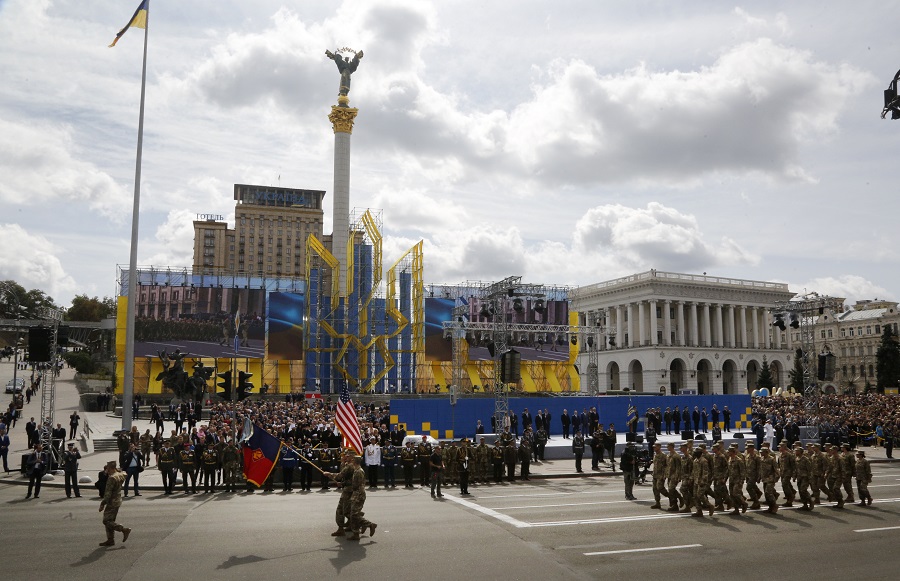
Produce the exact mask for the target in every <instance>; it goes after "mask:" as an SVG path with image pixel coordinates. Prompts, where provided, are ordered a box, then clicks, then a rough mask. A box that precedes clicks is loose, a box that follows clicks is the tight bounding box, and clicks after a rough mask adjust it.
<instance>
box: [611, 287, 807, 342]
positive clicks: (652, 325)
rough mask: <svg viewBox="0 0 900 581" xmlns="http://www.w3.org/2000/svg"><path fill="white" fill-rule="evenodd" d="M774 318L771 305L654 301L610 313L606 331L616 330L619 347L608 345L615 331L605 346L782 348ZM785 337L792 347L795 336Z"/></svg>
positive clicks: (618, 308) (619, 308)
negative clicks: (769, 306)
mask: <svg viewBox="0 0 900 581" xmlns="http://www.w3.org/2000/svg"><path fill="white" fill-rule="evenodd" d="M660 307H661V308H660ZM657 311H659V315H660V316H657ZM672 315H674V318H673V316H672ZM660 319H662V320H661V321H660ZM771 320H772V314H771V312H770V311H769V310H768V309H767V308H766V307H756V306H746V305H726V304H721V303H706V302H693V301H690V302H689V301H673V300H662V301H661V300H657V299H650V300H647V301H639V302H635V303H628V304H626V305H617V306H614V307H610V308H609V309H608V310H607V311H606V327H607V329H610V330H612V329H615V346H613V345H611V343H610V341H609V339H610V338H611V333H610V334H609V335H608V336H607V340H606V341H605V345H606V348H608V349H611V348H625V347H642V346H658V345H663V346H684V347H723V348H755V349H773V348H774V349H780V348H781V346H782V341H781V331H780V330H779V329H776V330H774V332H770V331H771V329H770V328H771ZM660 326H662V333H660V332H659V331H660ZM626 335H627V339H626ZM786 337H787V347H788V348H791V335H790V333H786Z"/></svg>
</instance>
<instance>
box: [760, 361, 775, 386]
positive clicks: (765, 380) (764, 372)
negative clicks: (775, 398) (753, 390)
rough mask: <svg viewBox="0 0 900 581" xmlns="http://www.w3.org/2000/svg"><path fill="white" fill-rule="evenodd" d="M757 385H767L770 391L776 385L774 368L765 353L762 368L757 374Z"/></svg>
mask: <svg viewBox="0 0 900 581" xmlns="http://www.w3.org/2000/svg"><path fill="white" fill-rule="evenodd" d="M756 387H757V388H763V387H765V388H767V389H769V390H770V391H771V390H772V388H773V387H775V378H774V377H772V370H771V369H770V368H769V362H768V361H767V360H766V356H765V355H763V360H762V368H761V369H760V370H759V375H757V376H756Z"/></svg>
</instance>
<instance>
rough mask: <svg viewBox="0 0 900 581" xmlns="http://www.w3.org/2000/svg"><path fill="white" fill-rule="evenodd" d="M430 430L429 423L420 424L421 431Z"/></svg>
mask: <svg viewBox="0 0 900 581" xmlns="http://www.w3.org/2000/svg"><path fill="white" fill-rule="evenodd" d="M430 430H431V422H422V431H423V432H428V431H430Z"/></svg>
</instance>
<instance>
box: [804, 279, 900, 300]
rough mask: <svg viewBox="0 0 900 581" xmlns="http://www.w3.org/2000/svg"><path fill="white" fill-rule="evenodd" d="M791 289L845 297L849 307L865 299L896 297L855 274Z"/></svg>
mask: <svg viewBox="0 0 900 581" xmlns="http://www.w3.org/2000/svg"><path fill="white" fill-rule="evenodd" d="M790 288H791V289H793V290H797V289H805V292H817V293H819V294H821V295H828V296H832V297H844V298H846V299H847V301H846V303H845V304H846V305H847V306H853V304H854V303H855V302H856V301H859V300H865V299H868V300H872V299H887V300H894V297H895V296H896V295H895V293H893V292H890V291H889V290H887V289H886V288H884V287H882V286H880V285H878V284H876V283H874V282H872V281H870V280H867V279H865V278H863V277H861V276H858V275H855V274H842V275H840V276H836V277H835V276H824V277H820V278H814V279H812V280H810V281H808V282H805V283H803V284H798V285H793V284H792V285H790ZM801 292H804V291H801Z"/></svg>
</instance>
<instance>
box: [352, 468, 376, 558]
mask: <svg viewBox="0 0 900 581" xmlns="http://www.w3.org/2000/svg"><path fill="white" fill-rule="evenodd" d="M359 460H360V458H359V456H356V455H354V456H353V457H352V459H351V465H352V466H353V476H352V478H351V480H350V489H351V491H350V532H351V535H350V536H349V537H347V540H350V541H358V540H359V534H360V533H361V532H363V531H364V530H365V529H367V528H368V529H369V536H370V537H374V536H375V527H377V526H378V525H377V524H375V523H373V522H371V521H369V520H367V519H366V518H365V514H366V513H364V512H363V507H364V506H365V504H366V473H365V471H364V470H363V469H362V466H360V465H359Z"/></svg>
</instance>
